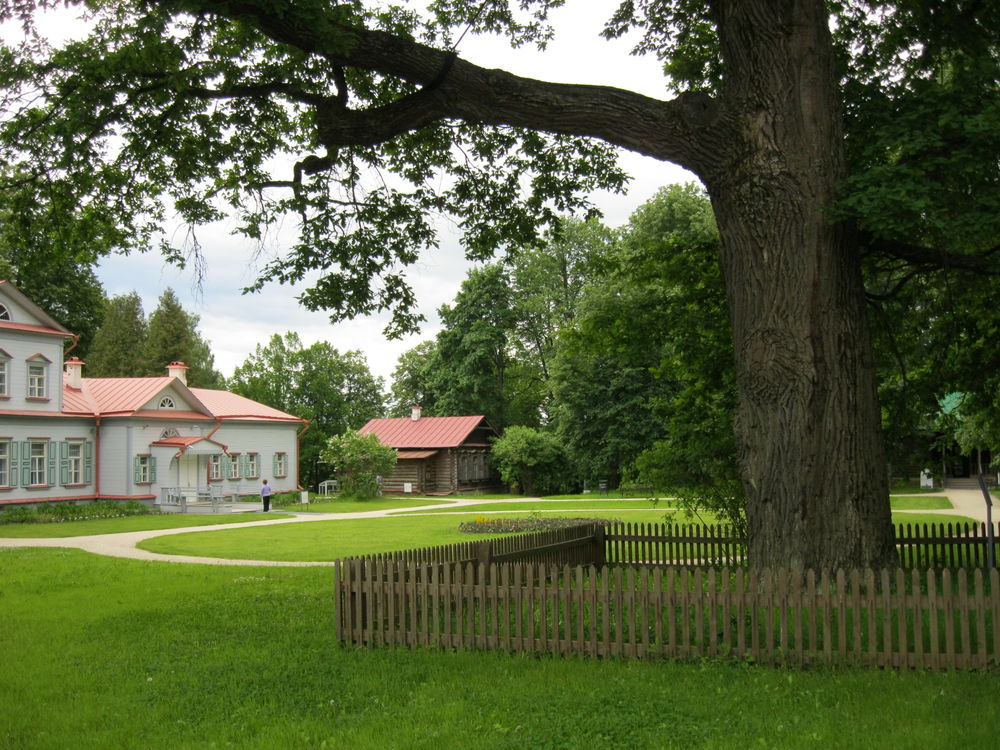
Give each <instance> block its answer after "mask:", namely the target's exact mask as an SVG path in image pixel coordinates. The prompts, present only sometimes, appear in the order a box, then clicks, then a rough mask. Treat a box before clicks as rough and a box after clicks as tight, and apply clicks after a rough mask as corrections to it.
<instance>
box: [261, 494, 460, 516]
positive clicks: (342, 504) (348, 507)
mask: <svg viewBox="0 0 1000 750" xmlns="http://www.w3.org/2000/svg"><path fill="white" fill-rule="evenodd" d="M447 502H448V501H447V500H441V499H440V498H429V497H417V498H413V497H406V498H403V497H381V498H379V499H377V500H338V499H333V500H320V501H316V502H310V503H309V504H308V505H287V506H282V507H280V508H278V510H288V511H294V512H296V513H365V512H368V511H372V510H391V509H393V508H416V507H419V506H421V505H440V504H443V503H447Z"/></svg>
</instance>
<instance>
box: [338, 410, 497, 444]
mask: <svg viewBox="0 0 1000 750" xmlns="http://www.w3.org/2000/svg"><path fill="white" fill-rule="evenodd" d="M484 423H485V426H486V427H487V428H488V429H489V430H490V431H491V432H493V428H492V427H490V426H489V423H488V422H486V418H485V417H483V416H482V415H478V416H474V417H421V418H420V419H418V420H416V421H414V420H413V419H411V418H410V417H393V418H390V419H372V420H369V422H368V424H366V425H365V426H364V427H362V428H361V429H360V430H358V432H360V433H361V434H362V435H368V434H369V433H374V434H375V435H376V436H378V439H379V442H381V443H382V445H388V446H390V447H392V448H397V449H399V448H425V449H426V448H457V447H458V446H460V445H461V444H462V443H464V442H465V441H466V439H467V438H468V437H469V435H471V434H472V432H473V430H475V429H476V428H477V427H479V425H480V424H484Z"/></svg>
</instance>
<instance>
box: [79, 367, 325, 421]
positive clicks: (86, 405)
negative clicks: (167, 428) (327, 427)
mask: <svg viewBox="0 0 1000 750" xmlns="http://www.w3.org/2000/svg"><path fill="white" fill-rule="evenodd" d="M82 385H83V387H82V388H80V389H77V388H71V387H69V386H68V385H64V387H63V413H64V414H79V415H84V414H85V415H88V416H93V415H95V414H100V415H102V416H105V417H109V416H136V417H142V418H144V419H146V418H148V419H156V418H159V419H211V418H213V417H215V418H219V419H236V420H247V421H254V420H258V421H259V420H267V421H282V422H303V421H305V420H303V419H300V418H299V417H296V416H293V415H291V414H286V413H285V412H283V411H279V410H278V409H274V408H272V407H270V406H265V405H264V404H260V403H257V402H256V401H253V400H251V399H249V398H245V397H243V396H237V395H236V394H235V393H229V392H228V391H216V390H212V389H209V388H188V387H187V386H185V385H184V384H183V383H182V382H181V381H180V380H178V379H177V378H171V377H154V378H83V379H82ZM168 387H173V388H174V389H175V391H176V392H177V393H178V394H179V395H180V396H181V397H182V398H183V399H184V400H185V401H188V402H190V405H191V409H190V410H180V409H155V410H154V409H143V407H144V406H145V405H146V404H148V403H149V402H150V401H151V400H152V399H153V398H155V397H156V396H157V395H158V394H160V393H161V392H162V391H164V390H165V389H167V388H168Z"/></svg>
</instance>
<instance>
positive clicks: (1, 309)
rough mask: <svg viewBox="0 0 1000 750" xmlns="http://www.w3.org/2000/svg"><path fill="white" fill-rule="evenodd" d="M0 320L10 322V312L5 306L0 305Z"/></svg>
mask: <svg viewBox="0 0 1000 750" xmlns="http://www.w3.org/2000/svg"><path fill="white" fill-rule="evenodd" d="M0 320H10V310H8V309H7V305H2V304H0Z"/></svg>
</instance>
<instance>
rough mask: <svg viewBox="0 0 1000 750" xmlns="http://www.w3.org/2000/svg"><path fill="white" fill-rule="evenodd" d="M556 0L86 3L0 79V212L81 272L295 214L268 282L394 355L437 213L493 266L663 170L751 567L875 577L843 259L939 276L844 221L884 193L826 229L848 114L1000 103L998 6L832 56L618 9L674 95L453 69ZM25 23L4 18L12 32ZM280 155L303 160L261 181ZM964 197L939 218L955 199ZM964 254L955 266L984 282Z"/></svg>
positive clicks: (865, 343)
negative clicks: (954, 84) (723, 317)
mask: <svg viewBox="0 0 1000 750" xmlns="http://www.w3.org/2000/svg"><path fill="white" fill-rule="evenodd" d="M43 4H44V3H43ZM560 4H562V2H561V0H522V1H521V2H509V1H508V0H434V2H428V3H427V4H426V7H419V6H423V5H424V4H418V5H404V6H393V5H390V4H387V3H375V2H370V3H369V2H362V0H353V1H352V2H343V3H335V2H331V0H298V1H297V2H279V1H278V0H221V1H213V2H204V1H201V0H173V1H169V0H164V1H162V2H154V1H149V2H143V1H141V0H132V1H131V2H100V1H99V0H93V1H92V2H89V3H88V7H90V8H92V9H93V13H92V15H93V18H92V24H93V32H92V34H91V35H90V38H88V39H86V40H84V41H81V42H79V43H74V44H71V45H68V46H67V47H66V48H65V49H62V50H54V51H50V50H49V49H47V48H46V46H45V44H44V43H43V42H41V41H39V40H37V39H35V38H34V37H28V39H27V41H26V43H25V45H23V46H22V47H21V48H20V49H16V50H5V51H4V52H3V53H2V56H0V85H2V86H3V87H4V89H5V92H6V97H7V102H6V103H7V105H8V109H9V110H10V111H11V114H10V115H9V116H7V117H6V118H5V119H4V121H3V123H2V128H3V129H2V132H0V152H2V153H0V157H2V158H0V164H3V165H4V166H3V167H0V169H2V170H3V175H2V176H3V181H4V188H3V189H4V190H5V191H6V192H7V193H8V194H10V195H12V196H13V195H17V196H20V198H21V199H22V200H23V196H24V195H25V193H28V194H30V195H31V196H32V197H33V198H34V199H35V200H37V201H38V202H39V203H40V204H42V205H43V206H51V207H52V208H51V216H50V220H51V221H57V222H58V225H59V226H67V227H72V231H70V230H66V237H67V241H73V242H81V241H85V240H86V239H87V237H88V235H89V236H90V237H91V238H92V239H93V241H94V243H95V246H97V247H99V248H101V249H105V248H114V247H142V246H150V245H153V244H156V243H157V242H159V235H158V234H157V228H158V227H159V225H160V222H161V221H162V220H163V219H164V218H168V217H169V216H170V215H171V212H176V213H178V214H179V215H180V216H181V217H182V218H183V219H184V220H186V221H189V222H191V223H193V224H198V223H202V222H206V221H209V220H212V219H216V218H219V217H221V216H222V215H224V213H225V212H226V211H228V210H229V209H227V208H225V207H224V206H222V205H220V203H219V201H220V200H227V201H229V203H230V204H231V208H232V209H235V210H236V211H237V212H238V213H239V215H240V216H241V218H242V224H241V227H240V229H241V231H242V232H243V233H245V234H246V235H248V236H249V237H251V238H256V239H264V238H265V237H266V233H267V231H268V229H269V228H270V227H271V226H272V225H274V224H275V222H277V221H278V220H279V219H280V218H281V217H282V216H284V215H288V214H290V215H292V216H297V217H298V218H299V222H300V233H299V240H298V242H297V243H296V244H295V245H294V246H293V247H292V248H291V250H290V252H289V254H288V255H287V256H284V257H279V258H275V259H274V260H273V262H271V263H270V264H269V265H267V266H266V268H265V269H264V273H263V275H262V278H261V281H260V282H259V283H261V284H263V283H264V281H265V280H266V279H268V278H270V279H276V280H279V281H298V280H301V279H303V278H304V277H305V275H306V274H308V273H309V272H310V271H313V270H314V269H322V270H323V273H322V275H321V276H320V278H319V279H318V280H317V281H316V282H315V283H314V284H313V286H312V287H311V288H310V289H309V291H307V292H305V293H304V295H303V297H302V301H303V303H304V304H305V305H307V306H309V307H311V308H328V309H332V310H334V311H336V314H338V315H354V314H363V313H367V312H371V311H374V310H391V311H392V312H393V314H394V317H393V320H394V323H393V325H392V326H390V332H396V333H398V332H400V331H403V330H407V329H410V328H412V327H413V326H414V325H415V324H416V323H417V322H418V320H417V317H416V316H415V315H414V313H413V295H412V292H411V290H410V287H409V285H408V284H407V282H406V279H405V275H404V273H403V271H404V270H405V267H406V266H407V265H410V264H412V263H413V262H415V261H416V259H417V257H418V252H419V250H420V249H421V248H424V247H428V246H433V245H435V244H436V241H437V240H436V235H435V230H434V223H433V221H432V219H431V218H429V214H430V213H432V212H439V211H443V212H448V213H451V214H453V215H454V216H456V217H457V219H458V222H459V224H460V225H461V227H462V228H463V229H464V231H465V241H466V243H467V247H468V250H469V253H470V255H471V256H472V257H485V256H487V255H489V254H491V253H494V252H496V251H497V250H501V249H503V248H505V247H507V246H510V245H514V246H516V245H520V244H524V243H527V242H530V241H531V240H532V238H534V237H535V236H536V235H537V234H538V230H539V228H540V226H541V225H542V224H544V223H546V222H548V221H551V219H552V218H553V217H554V216H555V214H556V213H558V212H560V211H565V210H571V209H586V208H587V203H586V200H585V198H583V197H581V196H583V195H585V194H586V193H587V191H589V190H591V189H593V188H595V187H619V186H621V184H622V182H623V179H624V177H623V175H622V174H621V173H620V172H618V171H617V169H616V168H615V167H614V166H613V163H612V160H613V156H614V147H622V148H626V149H631V150H633V151H636V152H639V153H642V154H645V155H648V156H651V157H654V158H656V159H660V160H663V161H669V162H673V163H675V164H679V165H681V166H683V167H685V168H687V169H689V170H691V171H692V172H694V173H695V174H696V175H698V177H699V178H700V179H701V181H702V182H703V183H704V185H705V187H706V188H707V190H708V193H709V195H710V197H711V201H712V205H713V209H714V212H715V215H716V219H717V223H718V227H719V232H720V237H721V265H722V272H723V277H724V280H725V284H726V290H727V299H728V304H729V308H730V313H731V316H732V321H733V335H734V348H735V356H736V364H737V378H738V384H739V394H738V407H737V415H736V439H737V453H738V457H739V462H740V471H741V475H742V478H743V482H744V484H745V487H746V494H747V502H748V516H749V533H750V553H751V560H752V562H753V564H755V565H757V566H768V565H776V564H797V565H809V566H824V567H826V566H834V565H841V564H851V565H857V564H860V565H874V566H878V565H883V564H886V563H889V562H890V561H891V560H892V558H893V547H892V529H891V526H890V520H889V509H888V503H887V499H886V495H887V486H886V484H887V483H886V468H885V458H884V449H883V443H882V436H881V433H880V425H879V407H878V402H877V399H876V388H875V376H874V369H873V364H872V360H873V356H872V347H871V336H870V333H869V329H868V322H867V317H866V311H865V292H864V289H863V285H862V275H861V266H860V264H861V260H860V258H861V254H862V252H863V251H865V252H867V251H869V250H873V251H878V252H882V253H891V254H893V255H894V256H895V257H897V258H903V259H904V260H916V261H917V262H920V263H923V264H925V265H935V264H940V263H941V262H942V259H943V258H944V256H943V255H941V254H940V253H939V252H937V251H938V250H940V248H934V247H926V246H920V242H921V241H926V240H928V239H930V238H932V237H933V233H922V232H914V233H907V232H903V233H899V234H897V235H896V236H878V231H877V230H878V227H879V226H880V225H881V223H880V222H879V221H867V222H866V221H864V220H862V219H864V218H865V216H864V214H865V211H866V210H867V209H866V207H869V206H872V205H875V203H877V201H876V202H874V203H873V202H872V201H867V202H866V200H865V199H864V196H865V195H868V194H869V193H868V192H866V190H868V188H871V187H872V185H877V183H878V180H877V179H876V180H874V181H871V182H869V183H865V182H864V181H861V182H860V183H854V188H855V189H856V190H857V195H860V196H862V197H861V198H859V199H858V200H856V201H855V202H854V203H849V204H847V205H846V207H845V208H844V209H843V210H842V211H841V212H839V213H838V212H836V211H833V210H831V209H832V207H833V206H834V205H835V204H837V203H838V200H839V199H841V198H843V197H844V195H845V189H846V187H847V186H848V185H850V184H851V183H850V182H849V177H850V176H851V175H850V172H849V166H848V161H847V158H848V153H849V152H848V149H847V148H846V146H845V129H844V123H845V115H846V116H847V117H848V118H849V120H848V121H849V122H851V123H854V124H855V125H856V126H857V128H858V131H857V132H858V133H861V132H865V133H866V134H867V135H869V136H871V135H872V134H875V133H877V132H880V133H883V134H885V133H887V132H888V131H887V130H885V129H884V128H883V129H882V130H879V122H880V120H879V119H878V117H875V116H874V115H872V116H869V114H867V113H870V112H872V111H878V112H881V113H883V114H885V113H888V112H891V111H892V109H893V107H892V104H893V101H892V97H891V94H892V92H893V91H894V90H895V88H896V84H897V83H898V82H900V81H902V82H906V81H908V80H911V79H912V80H921V81H930V82H931V83H935V82H937V81H940V80H943V78H942V76H943V77H947V76H953V77H962V76H967V78H968V79H969V80H971V81H974V82H979V83H981V82H982V81H992V82H993V83H992V84H987V85H985V86H984V88H983V91H980V92H978V96H980V97H984V96H986V95H992V96H993V97H994V98H995V81H996V76H995V75H993V76H992V77H991V71H990V70H988V67H989V65H991V64H992V65H994V67H995V50H996V31H997V27H998V26H1000V22H998V20H997V11H996V10H995V4H993V3H982V2H975V1H974V0H970V1H969V2H959V1H958V0H955V1H953V2H946V3H945V2H943V3H932V4H925V3H922V2H918V1H917V0H900V2H898V3H895V4H893V3H876V2H871V3H865V2H861V1H860V0H857V1H854V2H851V1H849V0H845V1H844V2H841V3H837V4H835V5H833V6H831V7H832V8H834V10H835V11H836V17H835V18H834V19H833V21H834V23H833V28H834V29H835V31H836V38H833V36H832V35H831V15H830V11H829V10H828V8H827V6H826V4H825V3H824V2H822V0H710V1H708V2H695V1H694V0H626V1H625V2H623V3H622V4H621V7H620V9H619V11H618V13H617V14H616V15H615V18H614V19H613V22H612V23H611V24H610V25H609V30H608V33H609V34H612V35H614V34H617V33H622V32H624V31H625V30H626V29H629V28H632V27H637V28H639V30H640V31H641V32H642V34H643V37H642V41H641V43H640V45H639V51H640V52H644V53H648V54H655V55H658V56H660V57H661V58H662V59H663V60H664V63H665V68H666V70H667V72H668V73H669V74H670V76H672V80H673V82H674V84H675V86H674V90H675V91H679V92H680V93H678V94H677V95H676V96H674V97H673V98H670V99H665V100H660V99H655V98H650V97H647V96H642V95H639V94H636V93H632V92H629V91H626V90H623V89H618V88H610V87H604V86H588V85H564V84H558V83H548V82H543V81H538V80H533V79H530V78H524V77H519V76H515V75H511V74H510V73H507V72H505V71H502V70H488V69H485V68H482V67H478V66H476V65H474V64H472V63H470V62H468V61H467V60H464V59H463V58H462V56H461V54H460V52H461V49H462V46H461V44H460V42H461V41H462V39H463V37H464V33H465V31H467V30H471V31H472V32H473V33H476V32H493V33H500V34H505V35H507V36H509V37H510V39H511V40H512V42H513V43H515V44H524V43H530V42H532V41H543V40H544V39H545V36H546V34H547V28H546V25H545V22H544V19H545V17H546V14H547V11H548V10H549V9H550V8H552V7H555V6H557V5H560ZM37 5H38V4H36V3H31V2H25V0H6V1H5V2H2V3H0V8H2V9H3V14H4V16H5V17H17V18H18V19H19V20H21V21H23V22H24V23H25V25H26V27H27V28H28V29H29V30H30V28H31V19H32V14H33V13H34V12H35V9H36V7H37ZM931 6H933V7H931ZM942 30H943V31H944V32H945V33H942ZM950 32H954V33H950ZM852 35H853V36H852ZM967 59H975V60H977V61H980V62H982V63H983V65H980V66H979V67H978V68H976V69H973V66H969V65H966V64H965V60H967ZM927 61H929V62H927ZM848 62H849V63H850V65H848V64H847V63H848ZM925 63H926V64H925ZM851 66H853V67H851ZM984 66H985V68H984ZM890 83H891V84H893V85H889V84H890ZM882 84H885V86H884V88H885V90H886V92H888V93H887V94H883V93H882V91H881V88H880V86H882ZM989 85H992V86H993V87H994V88H992V89H990V88H989ZM848 94H850V99H849V101H848V100H847V99H846V97H847V95H848ZM929 101H931V98H929V97H924V98H922V99H921V100H920V105H921V106H930V105H927V102H929ZM872 102H875V103H876V104H878V105H880V107H881V109H879V107H874V106H870V105H871V104H872ZM845 105H846V106H845ZM855 105H856V107H855ZM865 128H867V129H868V130H867V131H865ZM980 136H981V134H979V135H977V134H976V132H975V130H974V129H968V130H967V131H966V136H965V137H966V138H967V139H968V140H975V139H976V138H979V140H980V141H982V138H981V137H980ZM873 143H874V144H875V145H876V146H877V145H878V144H879V141H878V138H875V137H869V138H867V139H866V145H870V144H873ZM949 145H950V144H949ZM857 152H858V153H861V152H864V153H863V156H862V157H859V163H860V160H861V159H862V158H863V159H864V160H867V163H868V164H869V165H871V166H879V167H887V168H888V169H887V171H885V174H888V175H889V180H888V182H887V183H886V184H888V185H890V186H893V187H894V188H895V187H898V186H899V185H900V184H905V183H900V182H895V183H894V182H893V178H892V174H893V169H892V167H894V166H899V159H900V157H899V153H900V151H899V149H897V148H893V147H892V146H891V144H888V145H887V146H886V147H885V148H884V149H882V150H881V151H879V152H878V153H872V152H870V151H865V149H857ZM851 153H854V152H851ZM969 153H972V152H971V151H969ZM285 154H293V155H294V165H291V164H289V166H288V168H287V170H286V171H285V173H276V172H275V170H276V169H277V170H278V171H279V172H280V171H281V167H280V161H281V157H282V155H285ZM988 164H989V160H987V165H988ZM903 166H908V165H903ZM975 168H976V165H974V164H973V165H972V166H971V167H969V168H968V169H966V170H965V171H963V174H965V173H968V174H973V173H974V171H975ZM373 169H374V170H377V179H375V180H372V179H371V178H370V175H371V173H372V170H373ZM441 173H445V174H446V175H447V176H446V177H445V178H443V179H442V178H441V177H440V175H441ZM911 178H912V179H911V182H912V183H913V184H914V185H917V184H919V183H920V178H921V176H920V175H919V174H917V175H914V174H912V173H911ZM896 179H897V180H898V179H899V178H898V177H897V178H896ZM957 182H958V184H956V185H954V186H951V185H949V186H946V187H949V188H950V187H954V188H955V190H953V191H952V192H953V193H955V194H956V195H958V194H960V193H961V192H962V191H963V190H967V189H968V187H969V184H968V182H963V180H961V179H960V180H958V181H957ZM987 184H993V186H994V189H995V183H989V180H987ZM974 196H975V193H971V194H970V195H968V196H967V197H966V198H965V200H964V203H963V201H962V200H954V201H952V203H953V204H954V205H957V206H962V205H964V204H967V203H969V202H971V201H973V200H974ZM904 202H905V201H904ZM895 208H897V206H896V204H892V205H890V206H888V207H887V208H886V209H885V211H886V212H891V211H893V210H895ZM36 213H38V214H39V215H43V216H44V215H45V212H44V211H41V212H36ZM903 213H905V212H902V213H900V212H897V213H896V214H894V215H897V216H898V215H903ZM926 213H927V212H926V211H924V212H921V211H917V212H916V214H915V215H918V216H924V215H925V214H926ZM859 215H861V217H860V218H859ZM868 218H870V216H869V217H868ZM50 223H51V222H50ZM49 231H52V230H51V228H49ZM994 236H995V235H994ZM976 242H977V240H975V239H973V240H970V242H969V244H967V245H966V246H963V247H962V248H958V250H960V251H962V252H959V253H956V252H952V256H953V260H952V261H951V262H953V263H966V264H968V265H970V266H974V267H980V266H981V264H980V260H981V259H980V258H978V257H974V256H973V255H972V253H973V252H974V251H977V250H983V249H986V248H983V247H981V246H979V245H977V244H976ZM925 244H926V243H925ZM165 250H166V251H167V252H168V253H174V252H176V250H177V248H172V247H165ZM950 250H952V251H954V250H955V249H954V248H950ZM962 253H965V254H962Z"/></svg>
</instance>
